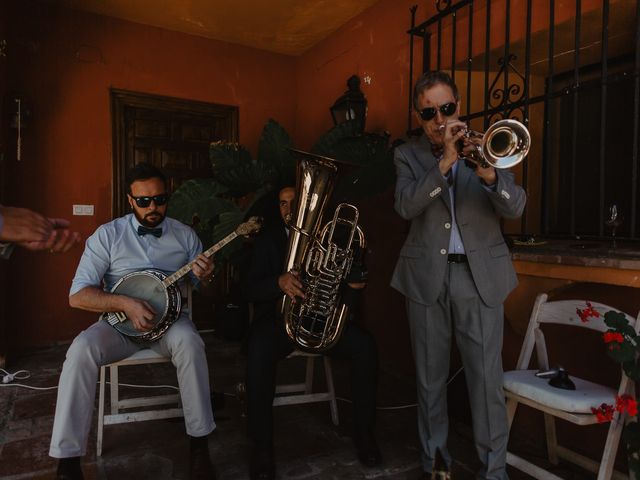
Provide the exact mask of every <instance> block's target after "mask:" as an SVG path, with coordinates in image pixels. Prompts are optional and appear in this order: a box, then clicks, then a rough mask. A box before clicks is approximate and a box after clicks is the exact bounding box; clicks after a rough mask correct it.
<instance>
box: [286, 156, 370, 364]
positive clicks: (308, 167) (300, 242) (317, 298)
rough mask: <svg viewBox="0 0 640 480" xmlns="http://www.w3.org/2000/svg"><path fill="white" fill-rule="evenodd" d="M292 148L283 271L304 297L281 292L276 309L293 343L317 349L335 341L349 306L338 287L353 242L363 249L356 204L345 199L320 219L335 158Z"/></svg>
mask: <svg viewBox="0 0 640 480" xmlns="http://www.w3.org/2000/svg"><path fill="white" fill-rule="evenodd" d="M292 152H293V153H294V154H295V155H296V156H297V157H298V158H297V159H298V168H297V174H296V198H297V200H296V206H295V210H294V211H295V214H293V215H292V216H291V219H289V220H288V221H287V223H288V226H289V244H288V250H287V255H286V257H285V271H287V272H291V273H297V274H298V278H299V280H300V282H301V283H302V285H303V290H304V292H305V298H296V300H295V302H294V301H292V300H291V299H290V298H289V297H288V296H286V295H285V296H284V297H283V301H282V309H281V310H282V315H283V321H284V327H285V331H286V333H287V335H288V336H289V338H290V339H291V340H292V341H293V342H294V343H295V344H296V345H297V347H298V348H300V349H302V350H305V351H308V352H322V351H326V350H328V349H330V348H331V347H332V346H333V345H335V343H336V342H337V341H338V340H339V338H340V335H341V334H342V330H343V328H344V325H345V321H346V319H347V318H348V315H349V307H348V306H347V305H346V304H345V303H343V302H342V301H341V286H342V283H343V281H344V280H345V278H346V276H347V275H348V273H349V271H350V270H351V264H352V262H353V256H354V251H355V250H354V247H355V245H356V244H358V245H359V247H360V248H364V246H365V238H364V233H363V232H362V229H361V228H360V227H359V226H358V216H359V212H358V209H357V208H356V207H355V206H353V205H350V204H348V203H341V204H340V205H338V207H337V208H336V211H335V213H334V215H333V218H332V219H331V220H330V221H329V222H327V223H326V224H324V225H323V224H322V216H323V214H324V210H325V208H326V206H327V201H328V200H329V197H330V196H331V193H332V192H333V187H334V184H335V178H336V174H337V171H338V167H337V161H336V160H334V159H331V158H328V157H323V156H320V155H314V154H311V153H307V152H302V151H299V150H292ZM339 231H340V232H339ZM339 233H341V234H342V236H340V234H339Z"/></svg>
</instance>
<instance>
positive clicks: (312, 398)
mask: <svg viewBox="0 0 640 480" xmlns="http://www.w3.org/2000/svg"><path fill="white" fill-rule="evenodd" d="M295 357H305V358H306V359H307V365H306V376H305V381H304V382H303V383H289V384H283V385H277V386H276V396H275V398H274V399H273V406H274V407H278V406H281V405H298V404H302V403H315V402H329V407H330V410H331V421H332V422H333V424H334V425H336V426H337V425H338V424H339V423H340V419H339V418H338V402H336V392H335V389H334V386H333V373H332V371H331V359H330V358H329V357H328V356H326V355H320V354H317V353H307V352H303V351H301V350H294V351H293V352H292V353H291V354H289V356H287V358H295ZM317 357H322V360H323V363H324V373H325V378H326V381H327V390H326V391H324V392H316V393H313V390H312V389H313V372H314V367H315V359H316V358H317Z"/></svg>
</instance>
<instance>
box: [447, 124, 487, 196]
mask: <svg viewBox="0 0 640 480" xmlns="http://www.w3.org/2000/svg"><path fill="white" fill-rule="evenodd" d="M438 128H439V129H440V130H441V131H442V144H443V147H444V153H443V157H442V160H441V161H440V164H439V165H438V166H439V168H440V172H441V173H442V175H447V173H448V172H449V170H450V169H451V167H453V165H454V164H455V163H456V161H458V158H460V157H463V158H465V160H467V161H468V162H471V163H472V164H474V165H475V167H476V168H475V171H476V175H477V176H478V177H480V178H481V179H482V180H483V181H484V183H486V184H487V185H493V184H494V183H495V182H496V170H495V168H494V167H493V166H492V165H490V164H488V163H486V162H483V161H480V159H479V157H481V153H479V151H480V152H481V147H482V142H483V135H482V134H479V133H478V132H475V131H473V130H469V129H468V128H467V124H466V123H464V122H462V121H460V120H450V121H448V122H447V123H444V124H442V125H440V127H438Z"/></svg>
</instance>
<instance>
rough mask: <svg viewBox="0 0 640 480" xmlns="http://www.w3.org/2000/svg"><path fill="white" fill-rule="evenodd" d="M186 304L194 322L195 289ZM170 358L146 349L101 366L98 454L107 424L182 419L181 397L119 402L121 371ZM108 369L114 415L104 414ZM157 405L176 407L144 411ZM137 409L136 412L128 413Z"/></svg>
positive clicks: (189, 290) (176, 394) (188, 292)
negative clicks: (124, 368)
mask: <svg viewBox="0 0 640 480" xmlns="http://www.w3.org/2000/svg"><path fill="white" fill-rule="evenodd" d="M186 293H187V297H186V302H185V303H186V304H187V307H188V309H189V319H190V320H191V319H192V288H191V286H188V287H187V288H186ZM169 362H171V358H169V357H164V356H162V355H160V354H158V353H156V352H155V351H153V350H151V349H148V348H145V349H142V350H139V351H137V352H136V353H134V354H133V355H131V356H129V357H127V358H125V359H123V360H120V361H119V362H114V363H111V364H109V365H103V366H102V367H100V381H99V394H98V438H97V442H96V455H97V456H101V455H102V439H103V435H104V427H105V426H106V425H116V424H119V423H130V422H142V421H146V420H160V419H164V418H176V417H182V416H184V415H183V411H182V407H181V402H180V394H179V393H174V394H168V395H167V394H162V395H147V396H142V397H135V398H128V399H124V400H123V399H120V390H119V387H120V384H119V378H118V369H119V368H120V367H128V366H132V365H152V364H158V363H169ZM107 369H109V384H110V387H109V390H110V409H111V413H108V414H105V387H106V384H107V378H106V377H107V376H106V372H107ZM158 405H173V407H172V408H161V409H158V408H152V409H146V410H141V407H155V406H158ZM130 409H136V411H134V412H131V411H128V410H130Z"/></svg>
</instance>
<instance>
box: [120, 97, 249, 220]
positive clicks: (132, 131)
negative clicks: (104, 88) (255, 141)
mask: <svg viewBox="0 0 640 480" xmlns="http://www.w3.org/2000/svg"><path fill="white" fill-rule="evenodd" d="M111 99H112V107H113V111H112V114H113V132H114V139H113V144H114V150H113V151H114V162H113V179H114V185H113V208H112V213H113V216H114V217H118V216H121V215H123V214H125V213H126V212H127V202H126V185H125V174H126V172H127V170H128V169H129V168H131V167H133V166H134V165H136V164H137V163H140V162H149V163H151V164H152V165H155V166H156V167H158V168H160V169H161V170H162V171H163V172H164V173H165V174H166V175H167V178H168V183H169V185H168V186H169V190H170V191H174V190H175V189H176V188H177V187H178V186H179V185H180V184H181V183H182V182H184V181H185V180H188V179H191V178H197V177H207V176H209V175H210V167H209V144H210V143H211V142H213V141H217V140H225V141H233V142H235V141H237V140H238V107H233V106H228V105H216V104H212V103H204V102H197V101H192V100H183V99H177V98H171V97H161V96H156V95H147V94H144V93H135V92H127V91H123V90H115V89H112V90H111Z"/></svg>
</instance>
